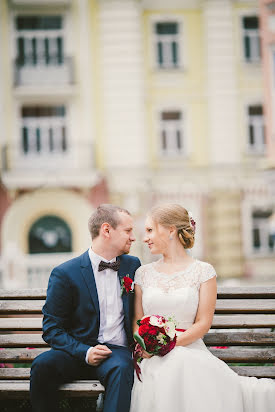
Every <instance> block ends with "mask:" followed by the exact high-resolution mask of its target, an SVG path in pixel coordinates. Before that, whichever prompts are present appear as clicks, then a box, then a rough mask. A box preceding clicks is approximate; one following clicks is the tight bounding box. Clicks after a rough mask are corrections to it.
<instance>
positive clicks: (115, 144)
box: [99, 0, 146, 177]
mask: <svg viewBox="0 0 275 412" xmlns="http://www.w3.org/2000/svg"><path fill="white" fill-rule="evenodd" d="M142 33H143V30H142V18H141V6H140V2H139V1H138V0H102V1H100V2H99V36H100V37H99V38H100V50H101V59H100V72H101V76H102V77H101V78H102V102H103V118H104V125H103V136H104V152H105V159H106V164H107V168H108V169H111V168H112V170H113V168H121V167H122V166H123V167H124V168H125V167H129V169H130V168H131V167H139V166H142V165H143V164H144V163H145V162H146V159H145V156H146V151H145V133H144V129H145V128H144V78H143V50H142ZM125 177H127V176H125Z"/></svg>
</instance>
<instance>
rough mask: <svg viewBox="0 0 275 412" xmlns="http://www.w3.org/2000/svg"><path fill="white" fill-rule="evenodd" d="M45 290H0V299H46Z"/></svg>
mask: <svg viewBox="0 0 275 412" xmlns="http://www.w3.org/2000/svg"><path fill="white" fill-rule="evenodd" d="M46 295H47V289H45V288H36V289H20V290H19V289H16V290H12V289H11V290H9V289H0V299H15V300H20V299H46Z"/></svg>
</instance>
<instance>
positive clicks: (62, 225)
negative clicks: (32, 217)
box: [29, 216, 72, 254]
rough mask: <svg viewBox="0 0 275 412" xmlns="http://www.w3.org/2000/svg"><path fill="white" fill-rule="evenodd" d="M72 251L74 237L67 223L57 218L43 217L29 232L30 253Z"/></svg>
mask: <svg viewBox="0 0 275 412" xmlns="http://www.w3.org/2000/svg"><path fill="white" fill-rule="evenodd" d="M71 251H72V235H71V230H70V228H69V226H68V225H67V223H66V222H65V221H64V220H62V219H60V218H59V217H57V216H43V217H41V218H40V219H38V220H37V221H36V222H35V223H34V224H33V225H32V227H31V229H30V232H29V253H31V254H33V253H65V252H71Z"/></svg>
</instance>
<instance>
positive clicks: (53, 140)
mask: <svg viewBox="0 0 275 412" xmlns="http://www.w3.org/2000/svg"><path fill="white" fill-rule="evenodd" d="M65 115H66V110H65V107H64V106H25V107H23V108H22V112H21V116H22V128H21V136H22V140H21V142H22V152H23V154H24V155H25V156H27V155H36V156H41V155H42V154H47V155H54V154H62V153H64V152H66V151H67V149H68V144H67V136H66V122H65V120H66V118H65Z"/></svg>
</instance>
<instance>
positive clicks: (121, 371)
mask: <svg viewBox="0 0 275 412" xmlns="http://www.w3.org/2000/svg"><path fill="white" fill-rule="evenodd" d="M109 375H112V378H113V379H115V380H116V381H120V382H127V383H128V384H129V385H132V384H133V379H134V377H133V363H132V360H131V359H116V360H115V361H114V362H113V364H112V367H111V369H110V373H109Z"/></svg>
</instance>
